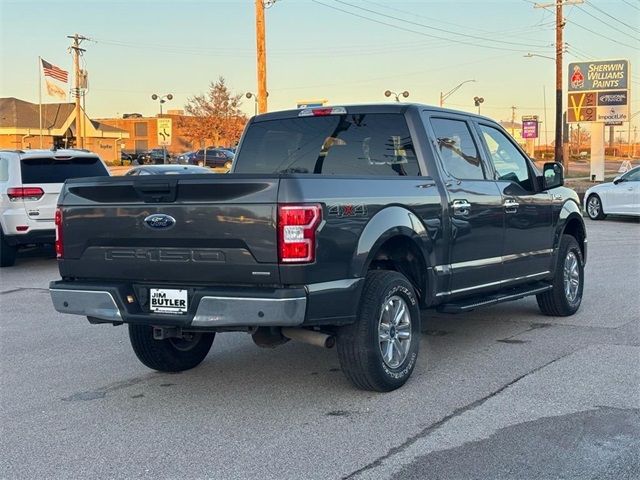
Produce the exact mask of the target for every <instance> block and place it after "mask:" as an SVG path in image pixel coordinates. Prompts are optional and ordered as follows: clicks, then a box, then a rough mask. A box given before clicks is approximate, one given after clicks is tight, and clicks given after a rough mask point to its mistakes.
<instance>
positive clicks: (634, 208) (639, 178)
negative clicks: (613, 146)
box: [584, 166, 640, 220]
mask: <svg viewBox="0 0 640 480" xmlns="http://www.w3.org/2000/svg"><path fill="white" fill-rule="evenodd" d="M584 210H585V212H587V215H588V216H589V218H590V219H591V220H602V219H603V218H605V217H606V216H607V215H631V216H634V217H640V166H637V167H635V168H632V169H631V170H629V171H628V172H626V173H625V174H623V175H620V176H618V177H616V178H614V180H613V182H607V183H601V184H600V185H595V186H593V187H591V188H590V189H588V190H587V191H586V192H585V194H584Z"/></svg>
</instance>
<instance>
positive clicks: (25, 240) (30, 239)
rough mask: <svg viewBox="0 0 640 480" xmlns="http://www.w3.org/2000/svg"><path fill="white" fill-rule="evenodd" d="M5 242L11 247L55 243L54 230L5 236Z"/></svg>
mask: <svg viewBox="0 0 640 480" xmlns="http://www.w3.org/2000/svg"><path fill="white" fill-rule="evenodd" d="M4 239H5V241H6V242H7V243H8V244H9V245H12V246H18V245H29V244H32V243H38V244H42V243H55V241H56V231H55V230H29V231H27V232H25V233H18V234H15V235H5V236H4Z"/></svg>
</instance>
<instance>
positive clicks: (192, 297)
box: [50, 102, 587, 391]
mask: <svg viewBox="0 0 640 480" xmlns="http://www.w3.org/2000/svg"><path fill="white" fill-rule="evenodd" d="M563 175H564V174H563V169H562V165H560V164H558V163H554V162H550V163H546V164H545V165H544V166H543V170H542V174H540V173H539V172H538V171H537V170H536V169H535V168H534V165H533V163H532V162H531V160H530V159H529V158H528V157H527V155H526V153H525V152H524V150H522V148H521V147H520V146H519V145H518V144H517V143H516V142H515V141H514V140H513V139H512V138H511V137H510V136H509V134H508V133H507V132H506V131H505V130H504V128H502V127H501V126H500V125H499V124H498V123H496V122H495V121H493V120H490V119H488V118H485V117H481V116H478V115H474V114H469V113H464V112H454V111H451V110H446V109H440V108H436V107H429V106H426V105H417V104H410V105H407V104H397V103H395V102H394V103H389V104H378V105H357V106H348V107H329V108H327V107H324V108H310V109H302V110H289V111H284V112H271V113H268V114H264V115H258V116H256V117H253V118H252V119H251V120H250V121H249V124H248V125H247V127H246V130H245V132H244V135H243V140H242V144H241V146H240V148H239V149H238V155H237V157H236V159H235V161H234V164H233V167H232V170H231V173H230V174H228V175H210V176H205V175H203V176H198V177H195V176H192V177H191V178H189V177H185V176H176V177H173V178H166V177H165V178H162V179H161V180H162V181H159V179H151V178H141V177H120V178H116V177H113V178H110V179H107V181H100V182H97V181H96V180H90V179H89V180H70V181H69V182H67V183H66V184H65V187H64V190H63V192H62V193H61V195H60V210H59V212H60V213H59V215H60V218H62V219H63V220H64V221H63V222H60V223H59V227H58V228H59V238H61V239H63V241H62V242H61V244H60V248H59V257H60V261H59V263H58V265H59V268H60V275H61V277H62V279H61V280H59V281H56V282H52V283H51V285H50V289H51V297H52V300H53V304H54V306H55V308H56V310H57V311H59V312H62V313H72V314H78V315H83V316H86V317H88V318H89V321H90V322H91V323H107V324H114V325H120V324H123V323H126V324H128V328H129V338H130V340H131V344H132V346H133V350H134V352H135V353H136V355H137V356H138V358H139V359H140V361H141V362H142V363H143V364H145V365H146V366H148V367H149V368H152V369H155V370H160V371H172V372H175V371H181V370H187V369H190V368H193V367H195V366H197V365H198V364H199V363H200V362H202V361H203V360H204V358H205V357H206V355H207V353H208V352H209V350H210V348H211V345H212V343H213V340H214V337H215V336H216V335H217V334H220V333H223V332H228V331H241V332H247V333H248V334H250V335H252V338H253V341H254V342H255V343H256V344H257V345H259V346H263V347H275V346H277V345H280V344H283V343H285V342H287V341H288V340H289V339H292V340H298V341H303V342H307V343H310V344H313V345H318V346H322V347H331V346H333V345H334V344H336V345H337V349H338V359H339V361H340V365H341V369H342V372H343V373H344V374H345V375H346V376H347V378H348V379H349V380H351V382H352V383H353V384H354V385H355V386H356V387H358V388H362V389H367V390H376V391H389V390H393V389H395V388H398V387H400V386H401V385H403V384H404V383H405V382H406V381H407V379H408V378H409V376H410V375H411V372H412V371H413V369H414V366H415V365H416V362H417V359H418V350H419V345H420V337H421V335H420V331H421V328H420V321H421V314H420V310H428V309H433V310H438V311H442V312H449V313H463V312H467V311H470V310H473V309H477V308H480V307H482V306H487V305H494V304H497V303H500V302H507V301H510V300H516V299H520V298H523V297H527V296H536V298H537V302H538V306H539V308H540V311H541V312H542V313H543V314H545V315H553V316H568V315H573V314H574V313H575V312H577V311H578V309H579V307H580V303H581V301H582V294H583V287H584V267H585V261H586V256H587V240H586V231H585V226H584V222H583V218H582V214H581V211H580V201H579V199H578V195H577V194H576V193H575V192H574V191H573V190H570V189H568V188H565V187H563V186H562V185H563V182H564V176H563ZM152 180H155V181H152ZM98 185H99V189H100V194H99V195H96V194H95V193H94V192H95V191H96V188H97V187H98ZM96 218H97V219H99V221H97V220H96ZM287 368H291V369H293V368H295V366H294V365H290V366H288V367H287Z"/></svg>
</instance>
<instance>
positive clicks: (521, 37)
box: [0, 0, 640, 132]
mask: <svg viewBox="0 0 640 480" xmlns="http://www.w3.org/2000/svg"><path fill="white" fill-rule="evenodd" d="M533 3H534V2H531V1H527V0H501V1H493V2H491V1H453V0H451V1H432V0H422V1H388V0H387V1H385V0H377V1H357V0H344V1H338V0H317V1H312V0H278V1H277V2H276V3H275V5H273V6H272V7H271V8H269V9H268V10H267V12H266V13H267V15H266V16H267V21H266V23H267V50H268V90H269V93H270V95H269V109H270V110H276V109H284V108H291V107H295V105H296V102H297V101H298V100H301V99H315V98H326V99H328V100H329V102H330V103H333V104H343V103H361V102H372V101H388V99H386V98H385V97H384V96H383V92H384V91H385V90H386V89H390V90H396V91H403V90H408V91H409V92H410V97H409V99H408V100H410V101H417V102H422V103H429V104H437V103H438V97H439V94H440V92H441V91H447V90H450V89H451V88H453V87H454V86H456V85H457V84H458V83H460V82H462V81H464V80H467V79H475V80H477V82H476V83H469V84H467V85H464V86H463V87H462V88H460V90H458V92H456V94H454V95H452V96H451V97H450V98H449V99H448V101H447V102H446V105H448V106H450V107H452V108H458V109H462V110H469V111H475V107H474V106H473V97H474V96H482V97H484V98H485V102H484V104H483V105H482V113H484V114H486V115H488V116H491V117H493V118H496V119H498V120H506V119H510V117H511V109H510V107H511V106H512V105H515V106H517V107H518V109H517V111H516V118H519V117H520V116H521V115H531V114H537V115H540V117H541V118H544V103H545V102H544V101H543V86H544V87H546V105H547V117H548V124H549V125H548V127H547V128H548V130H549V132H550V131H551V129H552V124H553V108H554V89H555V84H554V78H555V76H554V75H555V74H554V62H553V61H552V60H550V59H546V58H541V57H534V58H525V57H524V55H525V54H526V53H527V52H533V53H537V54H539V55H547V56H551V57H552V56H553V55H554V48H553V46H552V44H553V42H554V40H555V32H554V14H553V13H552V12H551V11H547V10H544V9H536V8H534V5H533ZM0 5H1V7H0V22H1V37H0V39H1V40H0V42H1V45H0V48H1V58H2V68H1V73H0V95H1V96H3V97H6V96H14V97H18V98H21V99H24V100H28V101H34V102H37V99H38V68H37V58H38V56H39V55H40V56H42V57H43V58H44V59H46V60H47V61H49V62H52V63H54V64H56V65H58V66H60V67H62V68H64V69H67V70H71V68H72V60H71V56H70V55H69V54H68V52H67V47H68V46H69V44H70V40H69V39H67V38H66V36H67V35H71V34H73V33H76V32H77V33H79V34H83V35H85V36H87V37H90V38H91V39H93V41H91V42H85V43H84V45H83V46H84V47H85V48H86V49H87V52H86V54H85V57H84V62H85V64H86V68H87V70H88V71H89V82H90V89H89V92H88V94H87V111H88V113H89V115H91V116H93V117H111V116H120V115H122V113H125V112H140V113H143V114H146V115H153V114H155V113H157V109H158V105H157V102H156V103H154V102H153V101H152V100H151V98H150V96H151V94H152V93H158V94H164V93H172V94H173V95H174V100H173V101H172V102H170V103H168V104H167V106H166V108H182V107H183V106H184V103H185V101H186V99H187V98H188V97H189V96H191V95H193V94H197V93H201V92H204V91H205V90H206V89H207V85H208V83H209V82H210V81H211V80H214V79H216V78H217V77H218V76H224V77H225V78H226V79H227V82H228V84H229V86H230V87H231V89H232V90H233V91H235V92H237V93H244V92H247V91H251V92H255V89H256V86H255V85H256V80H255V78H256V74H255V19H254V18H255V17H254V2H253V0H235V1H219V0H208V1H197V2H193V1H178V0H172V1H126V2H112V1H104V0H102V1H95V0H84V1H82V2H70V1H37V2H36V1H30V0H22V1H19V2H15V1H7V0H0ZM363 17H364V18H363ZM565 17H566V18H567V20H568V23H567V27H566V29H565V41H566V42H568V43H569V52H570V53H569V54H567V55H566V56H565V59H566V60H565V70H566V63H568V62H569V61H575V60H577V59H584V60H587V59H589V60H590V59H596V58H597V59H609V58H627V59H629V60H631V62H632V66H635V67H636V68H640V67H638V65H640V61H639V60H640V58H639V56H638V51H640V41H639V39H640V1H639V0H611V1H603V0H587V2H586V3H585V4H583V5H580V6H569V7H565ZM633 47H635V48H633ZM634 64H635V65H634ZM635 72H638V70H635V71H634V73H633V79H632V80H633V83H632V85H631V86H632V88H638V87H639V86H640V73H635ZM565 75H566V73H565ZM565 83H566V81H565ZM48 101H54V100H53V99H52V100H48ZM632 102H633V103H632V112H636V111H637V110H639V109H640V102H639V95H634V94H633V92H632ZM244 110H245V111H246V112H247V113H253V102H252V101H251V100H245V102H244ZM639 117H640V115H639V116H638V117H636V120H640V118H639ZM543 129H544V126H543Z"/></svg>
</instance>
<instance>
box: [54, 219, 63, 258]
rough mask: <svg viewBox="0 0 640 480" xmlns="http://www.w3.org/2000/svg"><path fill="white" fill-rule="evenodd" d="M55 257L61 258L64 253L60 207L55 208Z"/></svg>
mask: <svg viewBox="0 0 640 480" xmlns="http://www.w3.org/2000/svg"><path fill="white" fill-rule="evenodd" d="M55 220H56V258H62V256H63V255H64V244H63V243H62V241H63V235H62V234H63V231H62V210H61V209H60V207H58V208H57V209H56V217H55Z"/></svg>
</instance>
